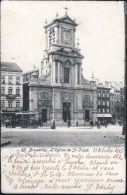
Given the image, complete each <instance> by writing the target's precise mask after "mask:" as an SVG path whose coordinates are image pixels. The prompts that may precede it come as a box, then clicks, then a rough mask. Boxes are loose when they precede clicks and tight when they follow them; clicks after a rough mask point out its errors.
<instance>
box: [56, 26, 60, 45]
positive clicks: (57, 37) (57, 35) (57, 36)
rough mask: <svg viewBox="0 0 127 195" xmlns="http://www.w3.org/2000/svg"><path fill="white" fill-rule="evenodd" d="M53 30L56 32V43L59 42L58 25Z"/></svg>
mask: <svg viewBox="0 0 127 195" xmlns="http://www.w3.org/2000/svg"><path fill="white" fill-rule="evenodd" d="M55 32H56V35H55V37H56V43H57V44H58V43H59V26H58V25H57V26H56V27H55Z"/></svg>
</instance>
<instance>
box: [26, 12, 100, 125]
mask: <svg viewBox="0 0 127 195" xmlns="http://www.w3.org/2000/svg"><path fill="white" fill-rule="evenodd" d="M77 26H78V25H77V23H76V21H75V20H73V19H71V18H70V17H69V15H68V13H67V8H66V12H65V15H64V16H63V17H58V15H56V18H55V19H54V20H52V22H51V23H47V22H46V23H45V26H44V30H45V49H44V56H43V59H42V61H41V74H40V76H39V75H38V74H37V73H36V72H33V73H32V74H31V76H30V80H29V81H28V82H25V76H26V75H25V74H24V108H26V107H27V110H28V111H29V112H31V113H32V112H36V113H37V115H36V117H37V119H41V120H42V121H43V122H52V121H53V120H55V122H56V124H57V123H64V122H67V121H71V122H72V123H75V122H76V121H78V122H84V121H89V120H93V121H95V120H97V86H96V82H95V81H94V80H91V81H88V80H87V79H85V78H84V76H83V74H82V71H83V68H85V67H83V66H82V59H83V58H84V56H83V55H82V54H81V52H80V49H79V44H77V45H76V37H75V33H76V28H77ZM27 105H28V106H27Z"/></svg>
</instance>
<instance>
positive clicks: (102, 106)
mask: <svg viewBox="0 0 127 195" xmlns="http://www.w3.org/2000/svg"><path fill="white" fill-rule="evenodd" d="M109 84H110V83H108V82H105V85H104V84H103V83H99V84H98V86H97V109H98V115H97V118H98V120H99V121H100V122H101V124H104V123H105V121H106V122H109V123H110V122H111V120H112V115H111V112H110V89H111V88H110V85H109Z"/></svg>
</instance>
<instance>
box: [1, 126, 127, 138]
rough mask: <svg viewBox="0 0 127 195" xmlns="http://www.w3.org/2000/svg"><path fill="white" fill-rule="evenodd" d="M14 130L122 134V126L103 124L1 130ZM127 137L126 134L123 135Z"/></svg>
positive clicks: (5, 129)
mask: <svg viewBox="0 0 127 195" xmlns="http://www.w3.org/2000/svg"><path fill="white" fill-rule="evenodd" d="M12 131H19V132H22V131H97V132H104V131H106V132H108V131H111V132H116V133H117V132H119V133H121V136H122V126H107V127H106V128H105V127H104V126H101V128H100V129H98V128H97V127H96V126H94V127H91V126H75V127H72V126H71V127H67V126H65V127H59V126H56V128H55V129H51V128H50V127H38V128H21V127H16V128H6V127H2V128H1V132H12ZM123 137H125V136H123Z"/></svg>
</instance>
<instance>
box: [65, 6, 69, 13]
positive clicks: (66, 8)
mask: <svg viewBox="0 0 127 195" xmlns="http://www.w3.org/2000/svg"><path fill="white" fill-rule="evenodd" d="M64 9H65V10H66V12H65V13H66V14H67V10H69V9H68V7H67V6H66V7H64Z"/></svg>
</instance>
